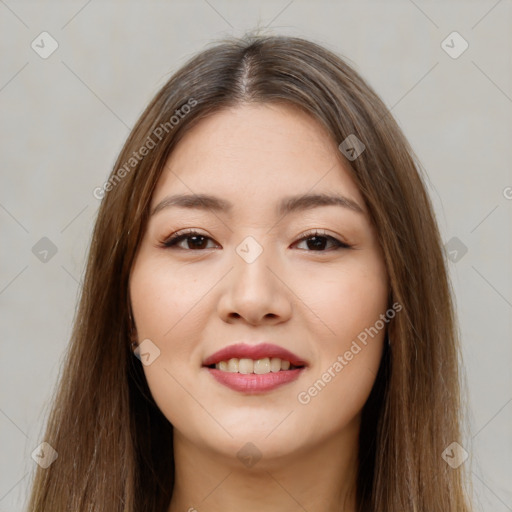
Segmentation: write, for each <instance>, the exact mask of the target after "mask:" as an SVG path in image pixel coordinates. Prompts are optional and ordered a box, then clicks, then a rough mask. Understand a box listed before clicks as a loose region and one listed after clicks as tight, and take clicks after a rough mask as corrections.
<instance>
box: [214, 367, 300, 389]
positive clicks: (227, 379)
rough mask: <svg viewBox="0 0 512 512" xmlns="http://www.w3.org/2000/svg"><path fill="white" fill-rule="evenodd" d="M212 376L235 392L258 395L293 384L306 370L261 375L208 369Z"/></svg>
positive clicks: (281, 371) (298, 369)
mask: <svg viewBox="0 0 512 512" xmlns="http://www.w3.org/2000/svg"><path fill="white" fill-rule="evenodd" d="M207 370H208V371H209V372H210V374H211V375H212V376H213V377H214V378H215V379H216V380H217V382H220V383H221V384H223V385H224V386H227V387H228V388H231V389H233V390H234V391H242V392H244V393H247V394H257V393H262V392H265V391H271V390H273V389H275V388H277V387H279V386H282V385H283V384H286V383H288V382H292V381H294V380H295V379H297V378H299V376H300V374H301V372H303V371H304V368H297V369H295V370H286V371H283V370H280V371H278V372H275V373H273V372H270V373H264V374H261V375H258V374H255V373H246V374H244V373H231V372H224V371H222V370H217V369H216V368H207Z"/></svg>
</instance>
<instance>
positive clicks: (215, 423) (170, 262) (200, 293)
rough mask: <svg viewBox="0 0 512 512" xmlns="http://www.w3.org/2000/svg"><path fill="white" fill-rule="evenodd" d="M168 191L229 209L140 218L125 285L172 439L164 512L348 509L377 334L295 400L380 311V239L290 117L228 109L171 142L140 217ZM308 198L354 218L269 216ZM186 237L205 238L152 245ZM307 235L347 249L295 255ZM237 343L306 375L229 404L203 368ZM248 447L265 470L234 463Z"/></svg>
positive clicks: (306, 128)
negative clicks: (297, 366)
mask: <svg viewBox="0 0 512 512" xmlns="http://www.w3.org/2000/svg"><path fill="white" fill-rule="evenodd" d="M177 193H188V194H190V193H196V194H199V193H208V194H212V195H215V196H218V197H220V198H222V199H226V200H229V201H230V202H232V203H233V210H232V211H231V212H217V211H215V212H213V211H211V210H200V209H188V208H187V209H185V208H182V207H175V206H173V207H168V208H163V209H161V210H160V211H159V212H158V213H156V214H154V215H152V216H151V217H150V220H149V222H148V225H147V229H146V232H145V235H144V238H143V240H142V241H141V244H140V247H139V250H138V253H137V255H136V259H135V262H134V266H133V268H132V273H131V276H130V297H131V302H132V309H133V315H134V321H135V325H136V331H137V339H138V340H139V341H142V340H144V339H150V340H151V342H152V343H154V345H156V346H157V347H158V349H159V350H160V355H159V356H158V357H156V359H154V361H153V362H152V363H151V364H149V365H145V366H144V372H145V375H146V378H147V381H148V385H149V388H150V390H151V393H152V395H153V397H154V399H155V401H156V403H157V405H158V406H159V408H160V409H161V411H162V413H163V414H164V415H165V416H166V418H167V419H168V420H169V421H170V422H171V423H172V424H173V426H174V447H175V448H174V450H175V453H174V456H175V467H176V483H175V487H174V494H173V498H172V501H171V504H170V507H169V512H178V511H180V512H181V511H183V512H184V511H189V510H190V512H192V510H194V508H197V509H198V510H201V511H208V512H217V511H223V512H226V511H228V512H229V511H235V510H244V511H247V512H251V511H261V510H265V511H266V512H273V511H279V512H283V511H285V512H286V511H290V512H291V511H297V510H304V509H306V510H308V511H311V512H315V511H322V512H329V511H340V510H343V511H345V512H353V511H355V494H354V490H355V477H356V470H357V443H358V434H359V428H360V413H361V409H362V407H363V405H364V403H365V402H366V400H367V398H368V396H369V393H370V391H371V388H372V385H373V383H374V380H375V377H376V374H377V370H378V367H379V363H380V360H381V356H382V349H383V340H384V336H385V329H382V330H381V331H379V333H378V335H376V336H374V337H373V338H369V342H368V343H367V345H366V346H363V345H361V347H362V349H361V350H360V351H359V352H358V353H357V355H354V357H353V359H352V360H351V361H346V362H347V364H346V366H345V365H344V366H343V369H342V371H339V372H338V373H334V375H335V377H332V378H331V379H330V382H328V383H327V384H326V385H325V387H324V388H323V389H322V390H321V391H320V392H318V393H317V394H316V396H314V397H311V399H310V401H309V402H308V403H307V404H305V403H300V402H299V400H298V395H299V393H301V392H303V393H304V392H305V391H306V392H307V390H308V389H309V388H310V387H311V386H312V384H313V383H314V382H315V381H317V380H318V379H319V378H321V377H322V374H324V373H325V372H326V371H327V370H328V369H329V368H331V373H332V367H333V364H334V363H335V361H337V360H338V361H339V359H338V356H340V355H341V356H343V354H345V352H346V351H347V350H349V349H350V347H351V344H352V342H353V341H354V340H356V338H357V336H358V334H360V333H361V332H362V331H363V330H364V329H365V328H367V327H370V326H373V325H374V324H375V322H376V321H377V320H378V319H379V316H380V315H381V314H383V313H385V311H386V309H387V306H388V304H387V296H388V289H389V288H388V276H387V273H386V267H385V265H384V261H383V256H382V252H381V249H380V246H379V244H378V242H377V236H376V233H375V230H374V228H373V226H372V224H371V222H370V219H369V216H368V212H367V210H366V207H365V204H364V201H363V198H362V196H361V193H360V191H359V190H358V187H357V185H356V184H355V182H354V181H353V179H352V178H351V176H350V174H349V171H348V170H347V169H346V168H345V167H344V164H343V161H342V159H341V158H340V157H339V150H338V149H337V144H336V143H335V142H334V141H332V140H331V139H330V138H329V136H328V134H327V132H326V131H325V129H324V128H323V127H322V126H321V125H320V124H319V123H318V122H317V121H316V120H314V119H312V118H311V117H309V116H308V115H307V114H305V113H303V112H301V111H299V110H297V109H295V108H294V107H290V106H283V105H279V106H277V105H261V104H260V105H254V104H253V105H242V106H237V107H236V108H232V109H229V110H224V111H222V112H220V113H216V114H214V115H213V116H211V117H209V118H207V119H204V120H202V121H201V122H200V123H198V124H197V125H196V126H195V127H194V128H193V129H192V130H191V131H189V132H188V133H187V135H186V136H185V137H184V138H183V139H182V140H181V141H180V143H179V144H178V145H177V147H176V148H175V150H174V151H173V153H172V155H171V156H170V157H169V160H168V161H167V163H166V166H165V168H164V170H163V173H162V176H161V178H160V180H159V182H158V184H157V187H156V189H155V192H154V194H153V198H152V202H151V210H153V208H154V207H155V206H156V205H158V204H159V203H160V202H161V201H162V200H163V199H164V198H165V197H166V196H169V195H171V194H177ZM306 193H331V194H332V193H337V194H341V195H343V196H345V197H347V198H349V199H351V200H352V201H354V202H355V203H357V204H358V205H359V206H360V208H361V210H362V211H361V212H358V211H354V210H353V209H350V208H347V207H343V206H339V205H330V206H321V207H315V208H312V209H307V210H302V211H296V212H291V213H288V214H287V215H285V216H284V217H283V216H279V215H277V214H276V212H275V205H276V204H277V203H278V202H279V201H280V200H281V199H282V198H283V197H285V196H286V197H287V196H290V195H304V194H306ZM186 228H195V229H196V230H197V231H198V232H199V234H200V235H203V236H205V237H207V238H205V239H202V238H200V239H199V240H197V239H196V241H195V242H194V240H191V239H190V238H189V239H185V240H182V241H181V242H180V243H179V246H174V247H171V248H166V247H162V245H161V243H162V242H163V241H165V240H166V239H168V238H169V236H170V235H171V234H173V233H175V232H177V231H181V230H184V229H186ZM314 229H320V230H323V231H322V233H321V234H320V236H332V237H334V238H336V239H338V240H340V241H344V242H346V243H348V244H349V245H351V246H352V247H351V248H343V247H341V248H337V245H336V244H335V243H334V242H332V241H330V240H329V239H321V240H322V241H323V242H324V243H323V245H322V243H320V244H315V243H314V242H315V239H313V240H312V239H311V237H312V236H314V234H311V235H310V238H309V239H308V240H309V242H308V240H304V241H299V240H300V238H301V237H302V235H304V234H307V233H308V232H310V231H311V230H314ZM248 236H252V237H253V238H254V239H255V240H257V242H258V243H259V244H260V246H261V248H262V249H263V252H262V253H261V254H260V255H259V257H258V258H257V259H256V260H255V261H254V262H252V263H250V264H249V263H247V262H246V261H245V260H244V259H243V258H241V257H240V256H239V254H238V253H237V251H236V249H237V247H238V246H239V244H241V242H242V241H243V240H244V239H245V238H246V237H248ZM318 247H319V248H318ZM242 341H245V342H246V343H249V344H257V343H259V342H262V341H268V342H271V343H275V344H277V345H280V346H281V347H284V348H286V349H288V350H291V351H292V352H294V353H295V354H297V355H299V356H300V357H302V358H303V359H305V360H306V361H308V363H309V365H308V367H307V368H306V369H305V370H304V371H303V372H302V374H301V376H300V377H299V378H298V379H297V380H295V381H293V382H290V383H287V384H285V385H283V386H281V387H279V388H277V389H275V390H273V391H269V392H266V393H260V394H256V395H249V394H246V393H241V392H237V391H233V390H231V389H230V388H227V387H225V386H223V385H221V384H220V383H218V382H217V381H216V380H215V379H214V378H213V377H212V376H211V375H210V373H209V371H208V370H207V369H206V368H204V367H202V362H203V360H204V359H205V358H206V357H207V356H209V355H211V354H212V353H214V352H216V351H217V350H219V349H221V348H223V347H225V346H227V345H231V344H233V343H237V342H242ZM303 396H304V394H303ZM248 442H250V443H252V444H253V445H254V447H256V448H254V447H253V446H252V445H251V447H250V448H247V447H246V450H249V451H250V452H251V451H252V452H253V453H256V451H257V453H258V454H260V455H261V456H262V457H261V459H259V460H258V461H257V462H256V463H255V464H254V463H253V464H252V465H250V466H249V465H246V464H244V463H243V461H242V460H241V459H240V458H239V457H238V456H237V453H238V451H239V450H240V449H241V448H242V447H243V446H244V445H246V443H248Z"/></svg>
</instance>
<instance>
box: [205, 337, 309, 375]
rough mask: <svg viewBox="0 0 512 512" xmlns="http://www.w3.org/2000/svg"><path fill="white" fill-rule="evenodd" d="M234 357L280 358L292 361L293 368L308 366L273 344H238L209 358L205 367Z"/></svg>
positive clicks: (305, 362) (254, 358)
mask: <svg viewBox="0 0 512 512" xmlns="http://www.w3.org/2000/svg"><path fill="white" fill-rule="evenodd" d="M234 357H235V358H237V359H242V358H246V359H253V360H256V359H263V358H265V357H268V358H272V357H279V359H284V360H285V361H290V363H291V364H293V366H307V361H304V360H303V359H301V358H300V357H299V356H297V355H296V354H294V353H293V352H290V351H289V350H286V349H285V348H282V347H279V346H277V345H273V344H272V343H259V344H258V345H248V344H246V343H237V344H235V345H229V346H228V347H225V348H223V349H221V350H219V351H217V352H215V353H214V354H212V355H211V356H209V357H207V358H206V359H205V360H204V361H203V366H211V365H212V364H216V363H218V362H220V361H228V360H229V359H232V358H234ZM287 371H290V370H287ZM291 371H294V370H291ZM277 373H280V372H276V374H277ZM242 375H243V374H242ZM263 376H264V375H263Z"/></svg>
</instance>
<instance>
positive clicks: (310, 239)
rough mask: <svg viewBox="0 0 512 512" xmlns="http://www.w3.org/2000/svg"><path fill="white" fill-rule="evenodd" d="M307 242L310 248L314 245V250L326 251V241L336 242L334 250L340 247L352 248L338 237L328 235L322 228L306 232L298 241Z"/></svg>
mask: <svg viewBox="0 0 512 512" xmlns="http://www.w3.org/2000/svg"><path fill="white" fill-rule="evenodd" d="M302 242H307V246H308V247H309V248H311V247H313V248H314V249H313V251H314V252H326V251H325V250H323V249H324V248H325V245H326V243H328V242H330V243H331V244H334V249H333V250H338V249H350V248H351V246H350V245H349V244H347V243H345V242H342V241H341V240H338V239H337V238H335V237H333V236H331V235H327V234H325V233H324V232H322V231H321V230H317V229H316V230H313V231H312V232H309V233H306V234H305V235H303V236H302V237H301V238H300V239H299V240H298V243H302Z"/></svg>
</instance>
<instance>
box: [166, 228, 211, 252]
mask: <svg viewBox="0 0 512 512" xmlns="http://www.w3.org/2000/svg"><path fill="white" fill-rule="evenodd" d="M206 240H211V238H210V237H208V236H206V235H203V234H201V233H198V232H197V231H194V230H193V229H191V230H188V231H185V232H183V231H181V232H178V233H175V234H174V235H172V236H170V237H169V238H167V239H166V240H165V241H164V242H162V246H163V247H172V248H174V247H178V248H179V249H184V250H187V248H186V247H181V246H180V245H179V244H181V242H183V241H185V242H186V244H187V245H188V246H189V247H188V250H201V249H209V247H205V241H206Z"/></svg>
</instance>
